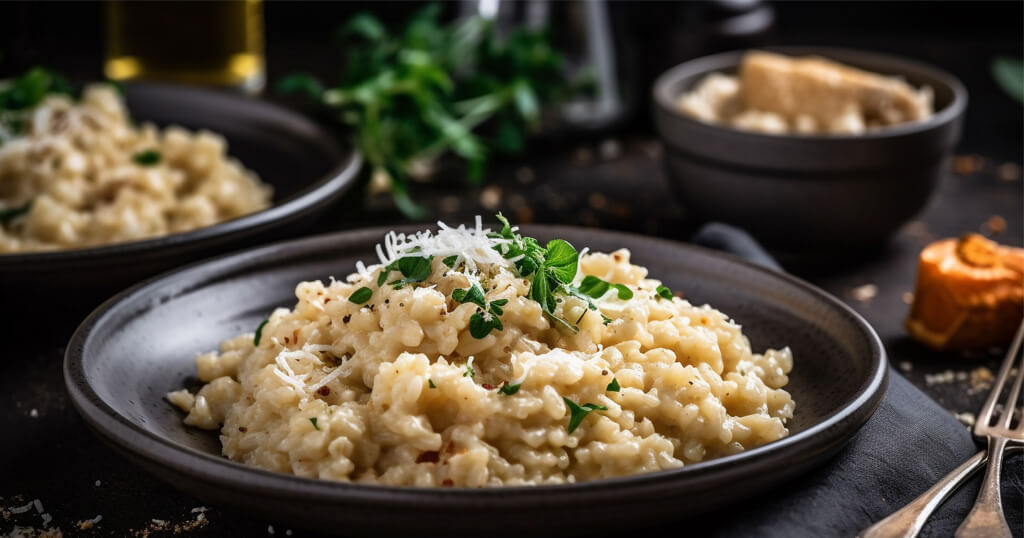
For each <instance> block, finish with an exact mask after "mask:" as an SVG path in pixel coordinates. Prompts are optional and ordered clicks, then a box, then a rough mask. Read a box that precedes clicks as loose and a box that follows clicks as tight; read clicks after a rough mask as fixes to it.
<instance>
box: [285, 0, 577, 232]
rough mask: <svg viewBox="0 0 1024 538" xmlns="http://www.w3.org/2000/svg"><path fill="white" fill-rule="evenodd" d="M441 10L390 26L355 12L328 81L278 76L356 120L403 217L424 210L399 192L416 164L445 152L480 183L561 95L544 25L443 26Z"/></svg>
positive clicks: (478, 20)
mask: <svg viewBox="0 0 1024 538" xmlns="http://www.w3.org/2000/svg"><path fill="white" fill-rule="evenodd" d="M440 14H441V6H440V5H438V4H431V5H428V6H426V7H425V8H424V9H422V10H421V11H419V12H418V13H417V14H415V15H414V16H413V17H412V18H411V19H410V20H409V21H408V22H407V23H406V24H405V26H404V28H403V29H401V30H400V31H398V32H394V31H392V30H390V29H388V28H387V27H385V25H384V24H383V23H381V21H380V20H378V19H377V18H376V17H374V16H373V15H370V14H368V13H361V14H357V15H356V16H354V17H352V18H351V19H349V20H348V22H347V23H346V24H345V25H344V26H343V27H342V29H341V31H340V32H339V37H340V38H341V39H340V40H339V46H340V47H341V50H343V51H344V54H345V61H344V66H345V67H344V69H343V70H342V72H341V76H340V77H339V79H338V81H337V83H336V85H335V86H334V87H330V88H326V89H325V85H324V84H322V83H320V81H318V80H317V79H315V78H313V77H311V76H309V75H306V74H295V75H291V76H289V77H287V78H285V79H283V80H281V81H280V83H279V84H278V89H279V90H281V91H284V92H292V93H296V94H300V95H305V96H307V97H310V98H312V99H314V100H316V101H317V102H319V103H321V104H322V105H324V106H326V107H329V108H331V109H333V110H334V111H335V113H334V114H333V116H334V117H336V118H338V119H339V120H340V121H341V122H342V123H344V124H347V125H350V126H353V127H355V129H354V131H355V133H356V134H355V136H356V143H357V145H358V146H359V149H360V151H361V153H362V154H363V155H364V157H365V159H366V161H367V164H368V165H369V166H368V167H367V175H368V176H377V177H383V178H385V180H386V183H387V184H388V185H389V187H390V190H391V193H392V196H393V197H394V199H395V203H396V206H397V207H398V209H399V210H400V211H401V212H402V213H403V214H405V215H406V216H407V217H409V218H416V217H422V216H424V215H425V214H426V211H425V209H424V208H423V207H421V206H419V205H418V204H416V203H415V202H414V201H413V200H412V198H411V197H410V195H409V192H408V190H409V184H410V179H409V177H410V174H411V171H412V170H415V169H416V168H422V167H421V166H418V165H420V164H422V163H432V162H434V161H436V160H437V159H438V158H439V157H441V156H442V155H444V154H445V153H448V152H450V153H454V154H455V155H457V156H458V157H459V158H461V159H463V160H465V161H466V162H467V164H468V166H467V171H468V176H469V179H470V180H471V181H473V182H474V183H475V182H479V181H480V180H481V179H482V178H483V173H484V169H485V167H486V162H487V160H488V158H489V157H490V155H491V154H493V153H507V154H514V153H520V152H521V151H522V150H523V149H524V145H525V144H524V141H525V138H526V133H527V131H528V130H530V129H533V128H536V127H538V126H539V123H540V118H541V112H542V106H549V105H555V104H557V103H558V102H560V101H562V100H563V99H564V98H565V97H567V96H568V95H569V94H570V84H568V82H567V80H566V75H565V70H564V69H563V60H562V58H561V56H560V55H559V54H558V53H557V52H556V51H555V49H554V47H553V45H552V40H551V39H550V36H549V35H548V34H547V32H545V31H538V30H533V29H528V28H525V27H513V28H510V29H508V31H503V32H500V33H499V32H498V31H497V30H496V28H495V25H494V23H493V22H492V21H490V20H487V19H484V18H482V17H478V16H477V17H465V18H460V19H458V20H456V21H455V22H453V23H451V24H442V23H441V22H440V21H439V18H440Z"/></svg>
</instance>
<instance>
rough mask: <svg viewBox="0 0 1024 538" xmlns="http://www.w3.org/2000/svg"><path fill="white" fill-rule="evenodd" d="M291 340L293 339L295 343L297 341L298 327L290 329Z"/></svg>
mask: <svg viewBox="0 0 1024 538" xmlns="http://www.w3.org/2000/svg"><path fill="white" fill-rule="evenodd" d="M292 340H295V343H298V342H299V330H298V329H295V330H294V331H292Z"/></svg>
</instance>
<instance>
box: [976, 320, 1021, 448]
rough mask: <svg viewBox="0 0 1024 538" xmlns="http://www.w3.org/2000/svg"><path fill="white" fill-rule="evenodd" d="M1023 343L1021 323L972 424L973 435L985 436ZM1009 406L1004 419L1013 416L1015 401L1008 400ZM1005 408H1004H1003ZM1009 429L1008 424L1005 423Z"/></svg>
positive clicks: (1018, 371)
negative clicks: (997, 374)
mask: <svg viewBox="0 0 1024 538" xmlns="http://www.w3.org/2000/svg"><path fill="white" fill-rule="evenodd" d="M1022 341H1024V321H1021V324H1020V327H1018V328H1017V334H1016V335H1014V337H1013V343H1012V344H1010V348H1009V349H1008V350H1007V351H1006V358H1005V359H1003V365H1002V366H1000V367H999V376H998V377H996V381H995V383H993V385H992V390H991V391H989V393H988V399H986V400H985V405H984V406H983V407H982V408H981V413H979V414H978V415H979V416H978V418H977V420H976V421H975V423H974V434H975V435H978V436H984V435H986V432H985V431H984V429H985V428H988V427H989V424H990V422H991V421H992V412H993V411H994V410H995V407H996V401H997V400H999V395H1000V394H1002V392H1003V387H1005V386H1006V378H1007V377H1009V375H1010V369H1011V367H1012V366H1013V364H1014V363H1015V362H1017V352H1018V351H1020V346H1021V342H1022ZM1021 370H1022V369H1021V368H1017V374H1018V382H1017V383H1015V386H1016V389H1017V391H1016V394H1019V393H1020V382H1019V379H1020V377H1021V374H1022V372H1021ZM1010 404H1011V406H1010V407H1009V408H1008V412H1004V418H1005V417H1006V416H1009V417H1011V418H1012V416H1013V408H1014V407H1016V401H1015V400H1010ZM1005 407H1006V406H1004V408H1005ZM1006 425H1007V427H1009V422H1007V423H1006Z"/></svg>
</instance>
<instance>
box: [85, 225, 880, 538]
mask: <svg viewBox="0 0 1024 538" xmlns="http://www.w3.org/2000/svg"><path fill="white" fill-rule="evenodd" d="M498 220H499V222H498V223H497V224H495V225H492V226H489V227H485V226H484V225H483V223H482V222H481V221H480V219H477V222H476V223H475V224H473V225H470V226H465V225H460V226H458V227H452V226H447V225H445V224H444V223H438V226H437V227H436V228H434V229H431V230H419V231H412V230H403V231H400V232H395V231H389V230H368V231H365V232H348V233H342V234H335V235H331V236H323V237H319V238H312V239H308V240H303V241H297V242H291V243H285V244H281V245H277V246H271V247H267V248H264V249H260V250H258V251H254V252H249V253H243V254H236V255H233V256H229V257H225V258H221V259H218V260H214V261H211V262H206V263H203V264H199V265H197V266H194V267H192V268H187V269H184V270H181V271H178V272H175V273H172V274H169V275H167V276H165V277H163V278H160V279H157V280H156V281H153V282H151V283H148V284H146V285H144V286H142V287H140V288H137V289H133V290H129V291H128V292H125V293H124V294H122V295H121V296H119V297H118V298H116V299H114V300H113V301H111V302H109V303H108V304H107V305H106V306H105V307H104V308H103V309H101V310H100V311H98V312H96V313H94V314H93V315H92V316H91V317H90V318H89V319H88V320H87V321H86V322H85V323H84V324H83V325H82V327H81V328H80V329H79V331H78V332H77V333H76V335H75V337H74V339H73V341H72V343H71V345H70V346H69V348H68V355H67V359H66V362H65V369H66V379H67V383H68V389H69V391H70V393H71V395H72V400H73V401H74V403H75V405H76V407H78V409H79V411H80V412H81V413H82V414H83V416H84V417H85V418H86V420H87V422H89V423H90V425H91V426H92V427H94V428H95V429H96V430H97V431H98V433H99V434H100V435H102V436H104V437H106V438H107V439H108V440H110V441H112V442H113V443H114V444H115V446H117V447H118V448H119V449H121V450H122V451H124V452H126V453H128V454H129V455H130V456H132V457H133V459H135V460H136V461H137V462H139V463H140V464H142V465H143V466H145V467H146V468H148V469H149V470H151V471H152V472H154V473H155V474H157V475H159V476H161V477H163V478H164V479H167V480H169V481H170V482H172V483H174V484H176V485H178V486H179V487H182V488H184V489H186V490H189V491H191V492H193V493H194V494H196V495H197V496H200V497H201V498H203V499H207V500H210V501H212V502H220V503H224V504H230V505H236V506H240V507H242V508H246V509H250V510H257V511H260V512H261V513H264V514H272V515H273V517H275V518H277V519H279V520H281V521H285V522H289V523H291V524H294V525H296V526H301V527H307V528H308V527H312V528H319V529H328V530H329V529H331V528H333V527H335V526H337V525H339V524H340V525H343V527H341V528H345V529H346V530H351V529H353V528H358V529H378V530H379V529H381V528H387V529H389V530H405V531H413V530H416V529H417V528H422V525H424V524H425V522H426V521H430V520H432V521H435V522H437V523H438V524H444V525H445V528H449V529H451V530H452V531H453V532H464V533H472V532H473V531H474V530H479V528H480V527H479V525H480V524H483V522H485V521H486V522H487V524H488V525H489V526H494V525H498V526H501V525H515V528H517V529H522V530H527V529H544V530H548V531H551V530H554V529H556V528H559V527H564V528H567V529H568V528H574V529H576V530H579V527H578V525H579V521H580V520H581V519H580V518H582V517H584V515H586V514H591V515H593V514H598V513H600V512H601V510H602V509H601V508H600V506H601V503H614V504H615V506H616V507H617V508H620V509H621V510H618V512H620V513H621V514H622V516H621V517H618V516H617V517H616V520H615V522H607V521H601V522H597V521H595V525H594V526H593V528H595V529H602V530H608V529H609V528H619V527H625V526H628V525H633V524H653V523H657V522H660V521H665V520H667V519H671V518H678V517H680V516H683V515H686V514H690V513H696V512H699V511H704V510H707V509H710V508H714V507H717V506H721V505H723V504H728V503H731V502H736V501H739V500H741V499H742V498H743V497H744V496H747V495H751V494H753V493H756V492H758V491H762V490H764V489H765V488H767V487H770V486H771V485H773V484H776V483H778V482H781V481H783V480H785V479H786V478H789V477H791V476H793V475H794V474H797V473H799V472H801V471H803V470H806V469H808V468H810V467H811V466H813V465H815V464H816V463H819V462H820V461H821V460H822V459H823V458H826V457H828V456H829V455H830V454H832V453H833V452H834V451H836V450H838V449H839V448H840V447H841V445H842V444H843V443H844V442H845V441H846V440H847V439H848V438H849V437H850V436H851V435H852V434H853V433H854V432H855V431H856V430H857V429H858V428H859V427H860V426H861V425H862V424H863V423H864V422H865V421H866V420H867V419H868V418H869V417H870V415H871V413H873V411H874V409H875V407H876V406H877V404H878V402H879V401H880V399H881V396H882V393H883V391H884V386H885V371H886V370H885V357H884V352H883V350H882V347H881V344H880V343H879V341H878V338H877V336H876V335H875V334H874V332H873V331H872V330H871V329H870V327H868V326H867V324H866V323H865V322H864V321H863V320H862V319H860V318H859V317H858V316H857V315H856V314H854V313H853V312H852V311H850V310H849V309H848V308H847V307H845V306H843V305H842V304H841V303H840V302H839V301H836V300H835V299H833V298H831V297H829V296H827V295H826V294H824V293H823V292H821V291H819V290H817V289H815V288H813V287H811V286H809V285H807V284H804V283H802V282H800V281H797V280H796V279H793V278H791V277H787V276H784V275H780V274H776V273H772V272H769V271H766V270H763V269H760V268H757V267H755V266H752V265H748V264H746V263H744V262H741V261H738V260H736V259H733V258H730V257H728V256H723V255H719V254H715V253H711V252H707V251H704V250H701V249H696V248H693V247H689V246H685V245H680V244H676V243H671V242H667V241H661V240H654V239H650V238H644V237H638V236H632V235H626V234H618V233H612V232H598V231H593V230H587V231H584V230H578V229H572V228H550V227H526V228H524V229H522V230H520V229H519V228H517V227H515V226H512V225H511V224H510V223H508V222H507V221H506V220H504V218H503V217H501V216H500V215H499V218H498ZM156 297H159V298H160V300H153V298H156ZM126 381H127V382H126ZM735 480H743V481H744V483H745V484H746V485H745V486H744V487H743V488H742V492H741V493H740V492H738V491H737V489H736V488H735V487H733V486H734V484H732V483H733V481H735ZM311 500H312V501H311ZM310 502H313V503H315V504H321V503H328V504H336V505H341V506H347V507H348V509H345V510H330V511H327V512H317V513H312V512H316V511H309V510H308V509H307V510H304V509H303V506H306V507H307V508H308V507H309V503H310ZM392 511H394V512H395V513H399V514H401V515H399V516H397V517H396V516H393V515H392V516H388V515H385V514H388V513H390V512H392ZM555 514H558V517H557V518H554V520H553V517H552V516H554V515H555ZM573 514H574V515H576V516H578V517H575V518H574V517H568V515H573ZM382 525H383V527H382Z"/></svg>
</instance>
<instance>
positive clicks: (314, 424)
mask: <svg viewBox="0 0 1024 538" xmlns="http://www.w3.org/2000/svg"><path fill="white" fill-rule="evenodd" d="M309 421H310V422H312V423H313V427H314V428H316V431H320V426H317V425H316V417H310V419H309Z"/></svg>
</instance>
